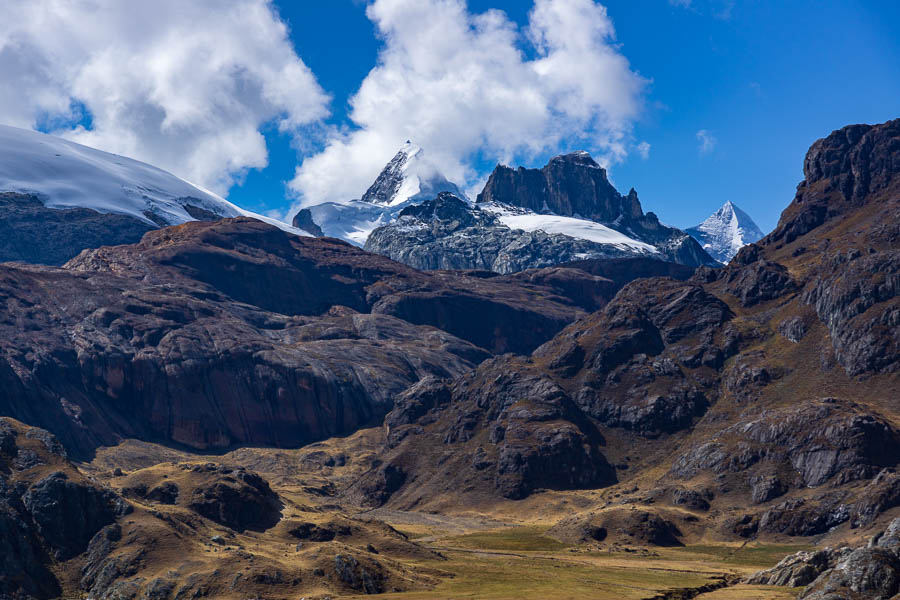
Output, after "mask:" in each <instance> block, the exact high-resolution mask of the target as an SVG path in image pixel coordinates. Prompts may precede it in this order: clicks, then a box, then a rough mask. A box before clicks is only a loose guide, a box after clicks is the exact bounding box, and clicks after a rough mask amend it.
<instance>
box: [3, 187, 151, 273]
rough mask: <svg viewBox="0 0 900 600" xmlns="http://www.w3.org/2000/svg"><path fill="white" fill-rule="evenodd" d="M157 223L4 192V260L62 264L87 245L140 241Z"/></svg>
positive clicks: (94, 246)
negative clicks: (50, 205) (52, 205)
mask: <svg viewBox="0 0 900 600" xmlns="http://www.w3.org/2000/svg"><path fill="white" fill-rule="evenodd" d="M151 229H153V225H151V224H149V223H146V222H144V221H141V220H139V219H135V218H134V217H130V216H127V215H115V214H101V213H98V212H96V211H94V210H90V209H88V208H47V207H45V206H44V204H43V203H42V202H41V201H40V200H38V199H37V198H36V197H34V196H30V195H27V194H15V193H10V192H5V193H0V262H6V261H21V262H28V263H38V264H44V265H61V264H63V263H64V262H66V261H67V260H69V259H70V258H72V257H74V256H76V255H77V254H78V253H79V252H81V251H82V250H84V249H85V248H97V247H99V246H102V245H106V244H132V243H135V242H138V241H139V240H140V239H141V236H143V235H144V234H145V233H146V232H148V231H150V230H151Z"/></svg>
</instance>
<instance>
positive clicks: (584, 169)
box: [477, 152, 644, 223]
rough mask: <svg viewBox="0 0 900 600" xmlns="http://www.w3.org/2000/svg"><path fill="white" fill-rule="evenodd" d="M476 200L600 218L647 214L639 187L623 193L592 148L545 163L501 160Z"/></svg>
mask: <svg viewBox="0 0 900 600" xmlns="http://www.w3.org/2000/svg"><path fill="white" fill-rule="evenodd" d="M477 202H498V203H501V204H512V205H514V206H521V207H523V208H528V209H531V210H533V211H534V212H537V213H541V212H547V211H549V212H552V213H555V214H558V215H567V216H573V215H580V216H582V217H584V218H586V219H591V220H593V221H599V222H601V223H612V222H613V221H616V220H617V219H621V220H623V221H637V220H639V219H641V218H642V217H643V216H644V211H643V210H642V209H641V203H640V201H638V199H637V193H635V192H634V190H631V192H629V194H628V195H627V196H622V195H621V194H619V192H618V191H616V188H614V187H613V185H612V184H611V183H610V182H609V179H607V177H606V169H604V168H603V167H601V166H600V165H598V164H597V163H596V161H594V159H593V158H591V156H590V154H588V153H587V152H574V153H572V154H565V155H562V156H557V157H554V158H552V159H551V160H550V162H549V163H547V165H546V166H544V168H542V169H526V168H524V167H519V168H518V169H512V168H510V167H507V166H504V165H498V166H497V168H496V169H494V172H493V173H491V176H490V177H489V178H488V181H487V184H486V185H485V186H484V190H483V191H482V192H481V193H480V194H478V198H477Z"/></svg>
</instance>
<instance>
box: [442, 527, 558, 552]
mask: <svg viewBox="0 0 900 600" xmlns="http://www.w3.org/2000/svg"><path fill="white" fill-rule="evenodd" d="M545 532H546V529H544V528H541V527H509V528H505V529H498V530H493V531H479V532H478V533H469V534H466V535H458V536H454V537H449V538H447V539H445V540H442V542H441V545H446V546H452V547H455V548H467V549H471V550H501V551H507V552H553V551H555V550H563V549H565V548H568V545H567V544H563V543H562V542H560V541H557V540H554V539H553V538H550V537H547V536H546V535H544V533H545Z"/></svg>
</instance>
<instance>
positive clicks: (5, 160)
mask: <svg viewBox="0 0 900 600" xmlns="http://www.w3.org/2000/svg"><path fill="white" fill-rule="evenodd" d="M0 192H19V193H27V194H34V195H35V196H36V197H37V198H38V199H39V200H40V201H41V202H43V203H44V205H45V206H47V207H48V208H74V207H79V208H89V209H92V210H95V211H97V212H99V213H113V214H122V215H128V216H131V217H134V218H135V219H138V220H140V221H144V222H146V223H152V224H154V225H156V226H158V227H162V226H166V225H177V224H180V223H184V222H186V221H193V220H195V219H196V218H209V217H210V216H214V217H237V216H240V215H244V216H248V217H254V218H256V219H259V220H261V221H265V222H267V223H269V224H271V225H275V226H277V227H280V228H282V229H284V230H285V231H290V232H292V233H298V234H305V232H302V231H300V230H299V229H295V228H293V227H291V226H289V225H287V224H285V223H282V222H281V221H277V220H275V219H272V218H269V217H264V216H262V215H258V214H255V213H252V212H249V211H246V210H243V209H241V208H239V207H237V206H235V205H234V204H232V203H231V202H228V201H227V200H225V199H224V198H221V197H220V196H218V195H216V194H214V193H212V192H210V191H208V190H205V189H203V188H201V187H199V186H196V185H193V184H191V183H188V182H187V181H185V180H183V179H181V178H179V177H176V176H175V175H172V174H171V173H168V172H166V171H163V170H162V169H159V168H157V167H154V166H152V165H148V164H146V163H142V162H140V161H137V160H133V159H130V158H125V157H124V156H118V155H116V154H110V153H108V152H103V151H101V150H96V149H94V148H89V147H87V146H82V145H81V144H76V143H75V142H70V141H68V140H64V139H62V138H59V137H55V136H52V135H47V134H44V133H38V132H36V131H30V130H28V129H19V128H17V127H9V126H6V125H0ZM307 235H308V234H307Z"/></svg>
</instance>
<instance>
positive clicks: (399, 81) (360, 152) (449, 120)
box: [291, 0, 646, 205]
mask: <svg viewBox="0 0 900 600" xmlns="http://www.w3.org/2000/svg"><path fill="white" fill-rule="evenodd" d="M367 15H368V17H369V18H370V19H371V20H372V22H373V23H374V24H375V26H376V28H377V31H378V34H379V35H380V36H381V37H382V38H383V41H384V46H383V48H382V49H381V51H380V53H379V56H378V63H377V66H376V67H375V68H374V69H372V71H371V72H370V73H369V74H368V75H367V77H366V78H365V80H364V81H363V82H362V85H361V86H360V88H359V90H358V91H357V93H356V94H355V95H354V96H353V98H352V99H351V101H350V105H351V112H350V118H351V120H352V121H353V124H354V127H353V128H351V129H345V130H337V129H336V130H333V131H332V132H331V134H330V136H329V139H328V141H327V144H326V146H325V147H324V149H323V151H322V152H320V153H319V154H316V155H314V156H311V157H309V158H307V159H306V160H305V161H304V162H303V163H302V165H300V167H298V169H297V173H296V176H295V178H294V180H293V181H292V182H291V187H292V188H293V189H294V190H295V191H296V192H297V193H298V195H299V197H300V202H301V204H303V205H309V204H314V203H318V202H323V201H328V200H332V201H346V200H349V199H351V198H358V197H359V196H360V195H361V194H362V192H364V191H365V189H366V186H368V185H369V184H370V183H371V182H372V181H373V179H374V178H375V176H376V175H377V174H378V171H379V169H380V168H381V167H382V166H383V165H384V164H385V162H387V160H389V159H390V157H391V156H392V155H393V154H394V153H395V152H396V150H397V149H398V148H399V147H400V146H401V144H402V143H403V142H404V141H406V140H407V139H411V140H413V141H414V142H415V143H417V144H418V145H420V146H422V147H423V148H424V149H425V152H426V154H427V155H428V157H429V158H430V159H431V161H432V162H434V163H435V164H437V165H438V166H439V167H440V168H441V170H442V171H443V172H444V174H445V175H446V176H447V177H448V178H449V179H451V180H454V181H456V182H458V183H460V184H462V185H463V186H468V185H471V184H473V183H474V182H476V181H478V180H479V178H480V177H483V173H477V172H476V171H475V169H474V168H473V166H472V165H473V164H474V157H475V155H476V153H480V156H481V157H483V158H485V159H487V160H499V161H503V162H509V161H511V160H512V159H513V158H518V157H529V156H535V155H537V154H539V153H542V152H545V151H548V150H549V151H552V150H555V149H558V148H561V147H563V146H566V147H567V148H572V147H574V146H578V147H584V148H586V149H589V150H591V151H593V152H595V153H597V154H599V155H600V158H601V159H602V158H605V159H606V160H607V161H611V160H617V159H621V158H622V157H623V156H624V155H625V154H626V148H627V147H629V146H630V139H629V138H630V131H631V124H632V122H633V120H634V119H635V118H636V116H637V114H638V112H639V110H640V108H641V102H642V97H643V90H644V87H645V84H646V82H645V80H644V79H642V78H641V77H640V76H638V75H637V74H635V73H634V72H633V71H632V70H631V68H630V66H629V64H628V61H627V60H626V59H625V58H624V57H623V56H622V54H621V53H620V51H619V48H618V46H617V45H616V44H615V42H614V35H615V32H614V28H613V25H612V22H611V20H610V19H609V17H608V15H607V14H606V9H605V8H604V7H603V6H601V5H599V4H597V3H595V2H594V1H593V0H536V2H535V6H534V8H533V10H532V11H531V13H530V20H529V24H528V26H527V27H526V28H525V29H524V30H519V29H518V28H517V27H516V26H515V25H514V24H513V23H512V22H511V21H510V20H509V19H508V18H507V16H506V15H505V14H504V13H502V12H500V11H488V12H486V13H483V14H478V15H474V14H470V13H469V12H468V11H467V9H466V4H465V2H464V1H463V0H375V2H373V3H372V4H370V5H369V6H368V8H367ZM523 48H526V49H527V51H528V53H529V54H530V55H531V57H529V56H528V55H526V53H525V52H523Z"/></svg>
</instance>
